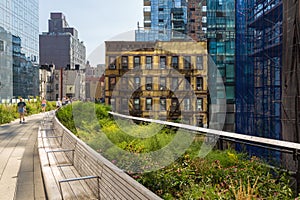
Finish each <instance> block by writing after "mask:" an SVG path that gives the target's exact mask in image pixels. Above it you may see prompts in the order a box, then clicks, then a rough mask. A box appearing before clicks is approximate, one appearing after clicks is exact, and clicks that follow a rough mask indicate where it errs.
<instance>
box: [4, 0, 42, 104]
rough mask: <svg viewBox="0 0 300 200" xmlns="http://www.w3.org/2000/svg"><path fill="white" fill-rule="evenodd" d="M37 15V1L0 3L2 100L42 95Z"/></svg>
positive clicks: (15, 0)
mask: <svg viewBox="0 0 300 200" xmlns="http://www.w3.org/2000/svg"><path fill="white" fill-rule="evenodd" d="M38 12H39V2H38V0H28V1H17V0H11V1H0V13H1V14H0V29H1V39H0V52H1V74H5V77H3V78H2V77H1V86H0V88H1V89H0V99H2V100H10V99H11V98H13V97H18V96H22V97H25V98H27V97H28V96H37V95H39V87H38V66H37V62H38V60H39V59H38V56H39V47H38V32H39V20H38ZM2 70H4V71H2ZM1 76H2V75H1Z"/></svg>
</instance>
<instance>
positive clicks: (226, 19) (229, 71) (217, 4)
mask: <svg viewBox="0 0 300 200" xmlns="http://www.w3.org/2000/svg"><path fill="white" fill-rule="evenodd" d="M206 5H207V44H208V53H209V55H210V57H211V58H212V59H213V61H214V62H215V64H216V66H217V69H218V70H219V72H220V75H221V76H222V77H223V81H224V85H225V90H226V99H227V108H226V112H227V114H226V121H225V126H224V130H226V131H233V132H234V131H235V0H226V1H225V0H207V1H206ZM215 87H217V90H218V87H219V86H218V85H216V86H215ZM219 94H221V95H223V93H219ZM211 101H215V100H214V99H211Z"/></svg>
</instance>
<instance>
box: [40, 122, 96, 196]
mask: <svg viewBox="0 0 300 200" xmlns="http://www.w3.org/2000/svg"><path fill="white" fill-rule="evenodd" d="M51 125H53V122H52V124H51V121H48V123H45V120H43V123H42V127H40V129H39V135H38V145H39V155H40V162H41V166H42V172H43V178H44V182H45V189H46V193H47V197H48V199H99V192H97V194H94V192H93V191H92V190H91V189H90V187H89V186H88V184H87V182H88V181H93V182H96V183H97V185H99V176H80V175H79V173H78V172H77V170H76V169H75V167H74V166H73V163H72V162H73V161H72V159H70V155H68V154H70V153H71V154H74V151H75V150H74V149H63V148H61V146H62V142H63V137H62V136H57V135H54V129H53V128H49V126H51Z"/></svg>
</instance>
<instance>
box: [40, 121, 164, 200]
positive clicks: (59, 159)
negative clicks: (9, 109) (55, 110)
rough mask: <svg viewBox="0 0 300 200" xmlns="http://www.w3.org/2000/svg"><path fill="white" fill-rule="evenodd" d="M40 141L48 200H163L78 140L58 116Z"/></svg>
mask: <svg viewBox="0 0 300 200" xmlns="http://www.w3.org/2000/svg"><path fill="white" fill-rule="evenodd" d="M38 139H39V141H40V142H39V143H41V144H42V145H44V146H43V147H42V148H40V151H41V153H40V157H41V164H42V165H43V166H42V169H43V168H45V169H43V171H44V172H45V173H44V175H45V174H49V177H47V179H50V180H48V183H46V190H47V194H49V199H55V198H57V196H58V195H57V194H61V198H60V199H62V198H64V199H67V198H69V199H72V198H74V199H75V198H78V199H94V198H95V199H105V200H107V199H124V200H128V199H133V200H137V199H145V200H146V199H148V200H149V199H161V198H160V197H158V196H157V195H156V194H154V193H153V192H151V191H150V190H148V189H147V188H145V187H144V186H143V185H141V184H140V183H138V182H137V181H135V180H134V179H133V178H132V177H130V176H129V175H128V174H126V173H125V172H124V171H123V170H121V169H119V168H117V167H116V166H115V165H113V164H112V163H111V162H110V161H108V160H107V159H105V158H104V157H103V156H101V155H100V154H99V153H97V152H96V151H95V150H93V149H92V148H91V147H89V146H88V145H86V144H85V143H84V142H82V141H81V140H80V139H78V138H77V137H76V136H75V135H74V134H73V133H72V132H71V131H69V130H68V129H66V128H65V127H64V126H63V125H62V124H61V123H60V122H59V121H58V119H57V118H55V117H53V120H52V121H51V122H49V126H48V127H47V123H46V122H45V123H44V124H43V127H42V128H41V129H40V136H39V138H38ZM51 174H52V177H51V176H50V175H51ZM45 176H46V175H45ZM53 177H55V178H53ZM45 182H46V180H45ZM74 183H76V184H75V185H74ZM78 183H82V185H81V186H78ZM48 184H50V186H48ZM75 187H79V188H77V189H74V188H75ZM48 190H49V192H48ZM74 190H76V194H75V192H74ZM79 190H81V191H84V190H86V192H85V193H84V192H83V193H79ZM50 193H51V194H50ZM53 193H56V195H55V194H53ZM78 193H79V194H78ZM81 195H86V196H84V197H83V196H81ZM52 196H54V197H55V198H51V197H52ZM57 199H59V198H57Z"/></svg>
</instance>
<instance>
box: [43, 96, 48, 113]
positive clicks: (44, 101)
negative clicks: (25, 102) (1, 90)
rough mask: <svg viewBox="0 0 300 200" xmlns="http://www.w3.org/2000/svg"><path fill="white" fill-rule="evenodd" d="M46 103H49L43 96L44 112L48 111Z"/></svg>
mask: <svg viewBox="0 0 300 200" xmlns="http://www.w3.org/2000/svg"><path fill="white" fill-rule="evenodd" d="M46 104H47V100H46V99H45V97H43V100H42V111H43V112H45V111H46Z"/></svg>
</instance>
